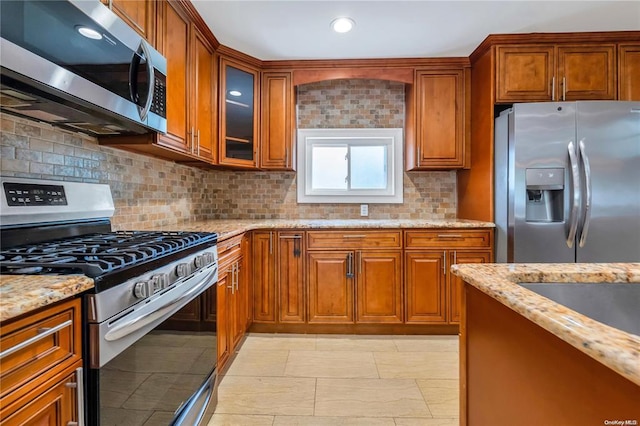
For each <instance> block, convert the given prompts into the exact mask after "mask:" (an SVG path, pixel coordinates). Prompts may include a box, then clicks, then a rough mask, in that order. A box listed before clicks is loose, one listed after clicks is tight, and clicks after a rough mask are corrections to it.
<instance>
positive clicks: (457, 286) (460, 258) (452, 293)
mask: <svg viewBox="0 0 640 426" xmlns="http://www.w3.org/2000/svg"><path fill="white" fill-rule="evenodd" d="M449 262H450V264H451V265H455V264H463V263H488V262H491V253H490V252H488V251H453V252H449ZM463 284H464V282H463V281H462V279H460V277H458V276H456V275H453V274H451V273H450V274H449V296H448V303H447V305H448V308H449V309H448V311H449V315H448V320H449V322H450V323H455V324H458V323H460V309H461V293H462V288H463Z"/></svg>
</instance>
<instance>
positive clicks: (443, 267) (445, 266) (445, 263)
mask: <svg viewBox="0 0 640 426" xmlns="http://www.w3.org/2000/svg"><path fill="white" fill-rule="evenodd" d="M442 260H443V262H442V273H443V274H445V275H447V251H446V250H445V251H443V252H442Z"/></svg>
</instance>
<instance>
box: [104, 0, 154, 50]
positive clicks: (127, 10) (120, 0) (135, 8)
mask: <svg viewBox="0 0 640 426" xmlns="http://www.w3.org/2000/svg"><path fill="white" fill-rule="evenodd" d="M101 1H102V3H104V4H105V5H106V6H108V7H109V9H111V11H112V12H113V13H115V14H116V15H118V16H119V17H120V18H122V20H123V21H124V22H126V23H127V24H128V25H129V26H130V27H131V28H133V29H134V30H135V31H136V32H137V33H138V34H140V35H141V36H142V37H144V38H145V39H146V40H147V41H148V42H149V43H151V44H152V45H155V25H156V16H155V15H156V4H157V3H156V1H155V0H101Z"/></svg>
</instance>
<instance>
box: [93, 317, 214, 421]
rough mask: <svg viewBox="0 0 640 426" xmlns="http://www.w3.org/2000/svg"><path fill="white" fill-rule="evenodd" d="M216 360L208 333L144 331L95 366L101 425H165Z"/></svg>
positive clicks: (202, 379)
mask: <svg viewBox="0 0 640 426" xmlns="http://www.w3.org/2000/svg"><path fill="white" fill-rule="evenodd" d="M215 363H216V335H215V333H213V332H197V331H189V332H186V331H170V330H158V329H156V330H154V331H152V332H150V333H148V334H147V335H145V336H144V337H142V338H141V339H140V340H138V341H137V342H136V343H134V344H133V345H132V346H130V347H129V348H127V349H126V350H125V351H124V352H122V353H121V354H120V355H118V356H117V357H116V358H114V359H112V360H111V361H110V362H109V363H107V364H106V365H105V366H104V367H102V368H101V369H100V373H99V374H100V378H99V380H100V390H99V392H100V424H101V425H125V424H126V425H128V426H138V425H141V426H142V425H144V426H155V425H158V426H160V425H162V426H166V425H168V424H170V423H171V421H172V420H173V418H174V413H175V411H176V410H177V409H178V408H179V407H180V406H181V405H182V404H183V403H184V402H186V401H187V399H188V398H189V397H190V396H191V395H192V394H193V393H194V391H195V390H196V389H198V388H199V387H200V385H202V383H203V382H204V380H205V379H206V378H207V376H208V375H209V373H210V372H211V370H212V368H213V367H214V366H215Z"/></svg>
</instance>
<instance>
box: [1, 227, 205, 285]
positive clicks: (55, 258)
mask: <svg viewBox="0 0 640 426" xmlns="http://www.w3.org/2000/svg"><path fill="white" fill-rule="evenodd" d="M216 243H217V234H215V233H208V232H146V231H118V232H106V233H97V234H89V235H83V236H80V237H69V238H63V239H58V240H53V241H47V242H41V243H37V244H28V245H24V246H17V247H11V248H9V249H2V250H0V271H1V272H2V273H4V274H31V275H33V274H73V273H81V274H84V275H87V276H88V277H91V278H94V279H95V278H99V279H106V278H107V277H110V276H111V275H114V274H116V273H119V272H120V271H122V270H125V269H126V270H128V271H129V272H128V273H127V274H126V277H132V276H135V275H136V273H140V272H141V271H148V270H150V269H152V267H153V266H152V265H150V264H149V263H150V262H151V263H154V264H157V263H158V262H163V263H166V262H168V261H170V260H169V259H166V258H167V257H171V258H172V259H173V258H176V257H179V256H183V255H187V254H190V253H192V252H195V251H198V250H201V249H202V248H204V247H210V246H213V245H215V244H216ZM160 259H162V260H160ZM136 271H138V272H136ZM126 277H124V276H122V277H120V279H124V278H126Z"/></svg>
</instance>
